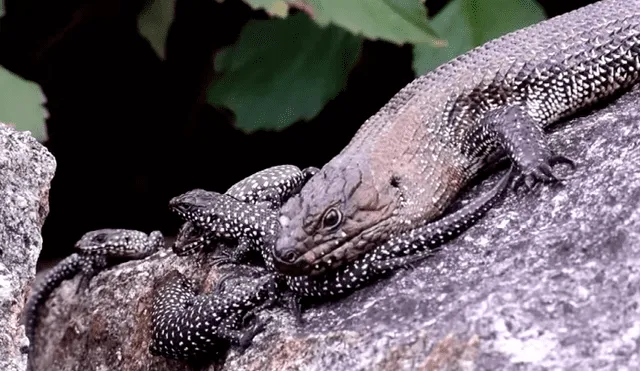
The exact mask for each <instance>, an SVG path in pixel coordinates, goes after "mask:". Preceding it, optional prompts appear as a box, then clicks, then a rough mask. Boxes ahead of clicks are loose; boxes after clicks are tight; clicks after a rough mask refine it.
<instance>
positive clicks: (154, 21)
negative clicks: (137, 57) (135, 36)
mask: <svg viewBox="0 0 640 371" xmlns="http://www.w3.org/2000/svg"><path fill="white" fill-rule="evenodd" d="M175 2H176V0H153V1H151V2H150V3H148V4H147V7H146V8H145V9H143V10H142V12H141V13H140V15H139V18H138V30H139V32H140V34H141V35H142V36H144V37H145V38H146V39H147V40H149V43H150V44H151V47H152V48H153V50H155V51H156V53H157V54H158V56H159V57H160V58H161V59H165V50H164V49H165V43H166V41H167V35H168V34H169V27H171V22H173V16H174V9H175V8H174V7H175Z"/></svg>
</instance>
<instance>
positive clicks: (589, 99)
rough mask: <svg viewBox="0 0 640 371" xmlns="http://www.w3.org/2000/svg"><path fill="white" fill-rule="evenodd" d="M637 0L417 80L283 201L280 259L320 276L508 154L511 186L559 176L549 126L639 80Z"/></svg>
mask: <svg viewBox="0 0 640 371" xmlns="http://www.w3.org/2000/svg"><path fill="white" fill-rule="evenodd" d="M639 36H640V0H602V1H600V2H598V3H595V4H592V5H588V6H585V7H583V8H580V9H578V10H575V11H572V12H569V13H566V14H563V15H560V16H557V17H554V18H551V19H548V20H545V21H542V22H540V23H538V24H536V25H533V26H530V27H527V28H524V29H521V30H518V31H515V32H512V33H510V34H507V35H505V36H503V37H500V38H497V39H495V40H493V41H490V42H487V43H485V44H484V45H482V46H479V47H477V48H475V49H473V50H471V51H469V52H468V53H466V54H463V55H461V56H459V57H457V58H455V59H453V60H452V61H450V62H449V63H446V64H444V65H442V66H440V67H438V68H436V69H435V70H433V71H431V72H428V73H426V74H425V75H422V76H419V77H417V78H416V79H415V80H413V81H412V82H411V83H409V84H408V85H407V86H405V87H404V88H403V89H401V90H400V91H399V92H398V93H397V94H396V95H395V96H394V97H392V98H391V100H390V101H389V102H388V103H387V104H385V105H384V106H383V107H382V108H381V109H380V110H379V111H378V112H377V113H376V114H374V115H373V116H372V117H370V118H369V119H368V120H366V121H365V122H364V124H363V125H362V126H361V128H360V129H359V130H358V131H357V132H356V134H355V135H354V137H353V138H352V139H351V141H350V142H349V144H348V145H347V146H346V147H345V148H344V149H343V150H342V151H341V152H340V153H338V154H337V155H336V156H335V157H334V158H333V159H331V160H330V161H329V162H328V163H327V164H325V165H324V166H323V167H322V169H321V170H320V172H319V173H317V174H316V175H315V176H314V177H313V178H311V179H310V180H309V182H307V183H306V184H305V186H304V187H303V188H302V189H301V191H300V192H299V194H297V195H296V196H294V197H291V198H290V199H289V200H288V201H287V202H286V203H285V204H284V206H283V207H282V209H281V214H280V217H279V220H280V223H281V225H282V230H281V232H280V234H279V238H278V239H277V242H276V244H275V249H274V263H275V265H276V267H277V269H278V270H279V271H281V272H283V273H285V274H288V275H301V276H306V275H316V274H321V273H323V272H325V271H327V270H332V269H336V268H337V267H340V266H344V265H345V264H348V263H350V262H354V261H356V260H357V259H359V258H361V257H362V255H363V254H366V253H367V252H370V251H372V250H373V249H375V248H376V247H377V246H388V247H389V248H393V246H394V245H393V244H391V245H389V244H385V242H386V241H390V240H393V239H395V240H396V241H398V242H399V243H400V242H401V243H407V242H411V241H405V240H398V237H397V236H407V237H408V238H414V237H415V234H412V233H411V231H412V230H416V229H418V230H419V229H420V228H423V226H424V225H426V224H427V223H429V222H431V221H433V220H434V219H435V218H438V217H439V216H441V214H442V213H443V212H444V210H445V209H446V208H447V207H448V206H449V205H450V204H451V203H452V201H453V200H454V199H455V198H456V197H457V196H458V195H459V193H460V191H461V189H463V187H465V186H466V185H467V184H468V183H469V182H470V181H471V180H472V179H473V178H474V177H476V175H477V174H478V173H479V172H480V171H481V170H482V169H484V168H485V167H486V165H488V164H489V163H490V162H491V161H492V160H493V159H495V158H498V157H499V156H500V155H504V154H506V156H507V157H508V158H509V159H510V160H511V162H512V163H513V164H515V165H516V168H517V170H518V172H519V175H518V177H517V178H516V181H515V182H514V186H515V187H516V188H517V187H519V186H522V185H524V186H526V187H527V188H529V189H530V188H533V187H536V186H537V185H538V184H539V183H552V182H557V181H559V180H561V179H559V177H558V176H557V175H556V169H555V168H554V166H555V165H557V164H558V163H567V164H569V165H571V166H573V162H572V161H570V160H569V159H567V158H565V157H563V156H562V155H558V154H554V153H553V152H552V151H551V149H550V148H549V146H548V145H547V141H546V138H545V133H544V131H545V130H546V129H548V128H549V127H550V126H551V125H552V124H554V123H556V122H558V121H560V120H561V119H564V118H567V117H568V116H570V115H572V114H575V113H576V112H578V111H580V110H582V109H585V108H587V107H589V106H592V104H593V103H596V102H600V101H605V100H607V99H612V98H614V97H615V96H617V95H618V94H620V93H621V92H623V91H625V90H628V89H629V88H630V87H631V86H632V85H634V84H636V83H637V81H638V77H639V73H638V71H639V69H640V37H639Z"/></svg>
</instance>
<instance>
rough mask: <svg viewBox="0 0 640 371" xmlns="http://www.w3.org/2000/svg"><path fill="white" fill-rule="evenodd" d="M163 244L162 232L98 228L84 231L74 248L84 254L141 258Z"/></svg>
mask: <svg viewBox="0 0 640 371" xmlns="http://www.w3.org/2000/svg"><path fill="white" fill-rule="evenodd" d="M162 246H164V237H163V235H162V232H160V231H153V232H151V233H150V234H148V235H147V234H146V233H144V232H140V231H136V230H130V229H109V228H106V229H98V230H95V231H91V232H87V233H85V234H84V235H83V236H82V237H81V238H80V240H78V242H76V244H75V248H76V249H78V250H80V251H81V252H82V254H86V255H107V256H111V257H126V258H136V257H139V258H142V257H146V256H149V255H151V254H153V253H154V252H156V251H157V250H158V249H160V248H161V247H162Z"/></svg>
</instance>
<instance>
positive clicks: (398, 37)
mask: <svg viewBox="0 0 640 371" xmlns="http://www.w3.org/2000/svg"><path fill="white" fill-rule="evenodd" d="M245 1H246V2H247V3H249V4H250V5H252V6H253V7H254V8H256V9H258V8H263V9H265V10H266V11H267V12H268V13H270V14H272V15H279V16H286V10H287V6H289V7H294V8H298V9H301V10H303V11H304V12H306V13H307V14H309V15H310V16H311V17H312V19H313V20H315V21H316V22H317V23H318V24H319V25H321V26H326V25H329V24H333V25H337V26H339V27H342V28H344V29H346V30H348V31H349V32H351V33H353V34H355V35H361V36H364V37H366V38H369V39H382V40H386V41H390V42H394V43H397V44H404V43H425V42H426V43H431V44H436V43H437V42H438V40H436V38H435V33H434V31H433V30H432V29H431V28H430V26H429V23H428V21H427V12H426V9H425V6H424V1H422V0H245Z"/></svg>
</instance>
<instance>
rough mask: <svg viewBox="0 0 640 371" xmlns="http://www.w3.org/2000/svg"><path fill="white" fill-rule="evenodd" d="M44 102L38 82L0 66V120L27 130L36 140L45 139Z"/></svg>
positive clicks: (45, 115)
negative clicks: (25, 78)
mask: <svg viewBox="0 0 640 371" xmlns="http://www.w3.org/2000/svg"><path fill="white" fill-rule="evenodd" d="M44 103H46V98H45V96H44V94H43V93H42V90H41V89H40V86H39V85H38V84H36V83H34V82H31V81H27V80H24V79H23V78H21V77H20V76H18V75H16V74H14V73H12V72H11V71H8V70H6V69H4V68H2V67H0V122H2V123H5V124H8V125H13V126H14V127H15V128H16V129H17V130H20V131H25V130H28V131H30V132H31V135H33V137H34V138H36V139H37V140H39V141H41V142H42V141H45V140H46V139H47V130H46V126H45V118H46V117H48V115H49V113H48V112H47V109H46V108H45V107H44Z"/></svg>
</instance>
